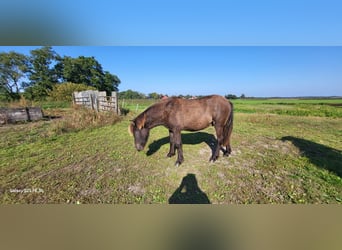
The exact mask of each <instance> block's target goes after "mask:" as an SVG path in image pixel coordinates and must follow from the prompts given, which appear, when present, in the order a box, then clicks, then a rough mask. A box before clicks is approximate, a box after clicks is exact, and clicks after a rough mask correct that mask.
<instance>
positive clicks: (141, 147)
mask: <svg viewBox="0 0 342 250" xmlns="http://www.w3.org/2000/svg"><path fill="white" fill-rule="evenodd" d="M135 148H136V149H137V150H138V151H142V150H144V146H142V145H135Z"/></svg>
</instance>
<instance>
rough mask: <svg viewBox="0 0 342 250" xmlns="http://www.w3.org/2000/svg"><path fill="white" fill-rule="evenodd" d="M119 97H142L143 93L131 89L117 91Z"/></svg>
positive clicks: (143, 96)
mask: <svg viewBox="0 0 342 250" xmlns="http://www.w3.org/2000/svg"><path fill="white" fill-rule="evenodd" d="M119 98H120V99H143V98H145V95H144V94H142V93H139V92H137V91H133V90H131V89H129V90H126V91H122V92H120V93H119Z"/></svg>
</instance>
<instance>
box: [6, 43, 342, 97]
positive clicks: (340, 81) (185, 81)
mask: <svg viewBox="0 0 342 250" xmlns="http://www.w3.org/2000/svg"><path fill="white" fill-rule="evenodd" d="M36 48H40V46H38V47H35V46H1V47H0V52H9V51H16V52H19V53H23V54H26V55H29V53H30V50H32V49H36ZM52 48H53V50H54V51H56V52H57V53H58V54H59V55H61V56H71V57H78V56H94V57H95V59H96V60H97V61H98V62H99V63H100V64H101V65H102V67H103V70H106V71H109V72H110V73H112V74H115V75H117V76H118V77H119V79H120V80H121V84H120V85H119V90H120V91H125V90H128V89H132V90H134V91H138V92H141V93H144V94H149V93H152V92H157V93H160V94H167V95H180V94H183V95H186V94H190V95H206V94H221V95H226V94H235V95H237V96H240V95H242V94H244V95H245V96H250V97H251V96H254V97H297V96H342V46H53V47H52Z"/></svg>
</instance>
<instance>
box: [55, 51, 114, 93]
mask: <svg viewBox="0 0 342 250" xmlns="http://www.w3.org/2000/svg"><path fill="white" fill-rule="evenodd" d="M56 69H57V72H58V74H59V75H60V76H61V78H62V80H63V81H65V82H74V83H80V84H84V85H87V86H92V87H95V88H96V89H98V90H100V91H106V92H107V94H110V92H111V91H117V90H118V85H119V83H120V79H119V78H118V77H117V76H116V75H113V74H111V73H109V72H108V71H105V72H104V71H103V69H102V66H101V64H100V63H99V62H98V61H97V60H96V59H95V58H94V57H85V56H79V57H78V58H72V57H69V56H66V57H64V58H63V59H60V62H59V63H58V64H57V65H56Z"/></svg>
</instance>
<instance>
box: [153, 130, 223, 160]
mask: <svg viewBox="0 0 342 250" xmlns="http://www.w3.org/2000/svg"><path fill="white" fill-rule="evenodd" d="M202 142H205V143H206V144H207V145H208V146H209V147H210V149H211V152H212V154H213V153H214V151H215V148H216V145H217V141H216V138H215V136H214V135H212V134H209V133H206V132H196V133H186V134H182V144H190V145H196V144H200V143H202ZM168 143H170V138H169V136H167V137H163V138H161V139H159V140H156V141H153V142H152V143H151V144H149V146H148V151H147V153H146V155H148V156H150V155H153V154H154V153H156V152H157V151H158V150H159V149H160V148H161V147H162V146H163V145H165V144H168Z"/></svg>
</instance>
